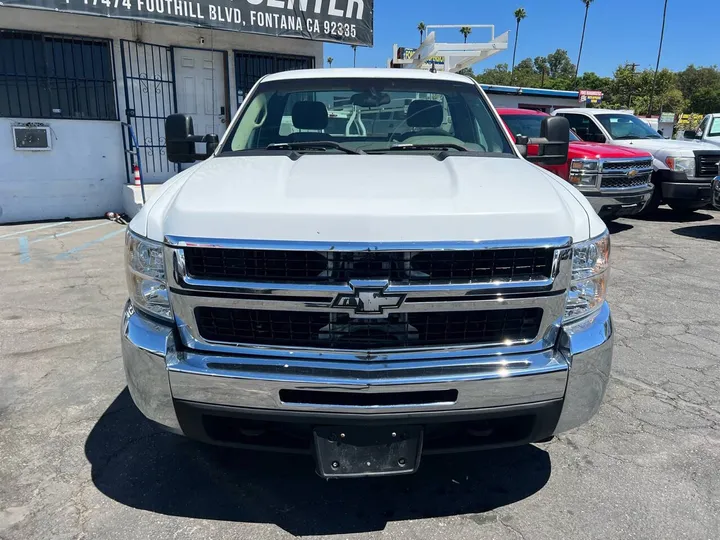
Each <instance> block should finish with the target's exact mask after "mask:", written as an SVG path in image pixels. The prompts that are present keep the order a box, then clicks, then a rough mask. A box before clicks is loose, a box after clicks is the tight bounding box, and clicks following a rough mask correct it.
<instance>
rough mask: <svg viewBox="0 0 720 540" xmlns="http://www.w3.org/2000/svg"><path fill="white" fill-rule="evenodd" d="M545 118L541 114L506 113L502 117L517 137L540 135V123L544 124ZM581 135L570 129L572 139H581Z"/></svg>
mask: <svg viewBox="0 0 720 540" xmlns="http://www.w3.org/2000/svg"><path fill="white" fill-rule="evenodd" d="M543 118H547V117H546V116H541V115H539V114H504V115H502V119H503V120H504V121H505V123H506V124H507V126H508V128H509V129H510V133H512V134H513V135H514V136H515V137H517V136H518V135H525V136H526V137H539V136H540V124H542V121H543ZM579 140H580V137H578V136H577V135H575V132H574V131H573V130H572V129H571V130H570V141H579Z"/></svg>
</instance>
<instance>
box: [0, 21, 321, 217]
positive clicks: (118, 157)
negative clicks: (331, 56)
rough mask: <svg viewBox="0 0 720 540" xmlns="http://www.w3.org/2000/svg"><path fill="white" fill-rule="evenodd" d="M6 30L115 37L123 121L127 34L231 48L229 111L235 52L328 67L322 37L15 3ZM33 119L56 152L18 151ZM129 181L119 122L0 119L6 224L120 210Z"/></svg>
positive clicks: (1, 204) (0, 186)
mask: <svg viewBox="0 0 720 540" xmlns="http://www.w3.org/2000/svg"><path fill="white" fill-rule="evenodd" d="M0 28H3V29H6V30H21V31H29V32H47V33H53V34H65V35H73V36H80V37H98V38H105V39H111V40H113V41H112V45H113V60H114V63H115V80H116V91H117V108H118V117H119V118H120V119H122V120H125V107H126V104H125V88H124V84H123V73H122V51H121V49H120V40H121V39H125V40H132V41H141V42H145V43H151V44H155V45H164V46H176V47H189V48H203V49H207V50H211V49H215V50H221V51H226V52H227V53H228V54H227V57H228V64H229V65H228V66H227V67H228V75H229V89H228V96H229V102H230V109H231V111H230V112H231V113H234V112H235V110H236V108H237V99H236V96H237V90H236V87H235V62H234V58H233V51H235V50H237V51H255V52H263V53H280V54H291V55H298V56H312V57H314V58H315V65H316V66H322V65H323V44H322V43H321V42H315V41H309V40H302V39H292V38H276V37H272V36H262V35H256V34H243V33H238V32H224V31H219V30H210V29H206V28H194V27H184V26H170V25H163V24H153V23H141V22H135V21H125V20H118V19H108V18H104V17H95V16H87V15H73V14H68V13H56V12H50V11H41V10H31V9H26V8H13V7H0ZM200 38H203V39H204V44H203V45H201V44H200V41H201V40H200ZM27 122H42V123H44V124H47V125H49V126H50V128H51V130H52V139H53V149H52V150H50V151H46V152H29V151H16V150H13V144H12V130H11V126H12V125H13V124H18V123H22V124H24V123H27ZM126 181H127V176H126V169H125V161H124V154H123V139H122V130H121V126H120V122H119V121H117V122H105V121H98V120H60V119H52V118H50V119H39V118H0V223H10V222H16V221H30V220H39V219H62V218H65V217H71V218H79V217H95V216H99V215H102V214H104V213H105V212H107V211H110V210H112V211H121V210H122V208H123V203H122V195H121V193H122V186H123V185H124V184H125V183H126Z"/></svg>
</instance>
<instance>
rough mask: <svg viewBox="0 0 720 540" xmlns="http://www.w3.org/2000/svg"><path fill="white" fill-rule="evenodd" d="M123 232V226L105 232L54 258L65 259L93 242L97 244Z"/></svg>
mask: <svg viewBox="0 0 720 540" xmlns="http://www.w3.org/2000/svg"><path fill="white" fill-rule="evenodd" d="M124 232H125V228H124V227H123V228H122V229H119V230H117V231H113V232H111V233H108V234H106V235H105V236H101V237H100V238H97V239H95V240H91V241H90V242H85V243H84V244H82V245H80V246H77V247H74V248H72V249H68V250H67V251H64V252H63V253H60V254H59V255H56V256H55V258H56V259H58V260H67V259H70V258H71V257H72V256H73V255H74V254H75V253H78V252H80V251H83V250H85V249H87V248H89V247H92V246H94V245H95V244H99V243H101V242H104V241H105V240H108V239H110V238H112V237H114V236H117V235H118V234H122V233H124Z"/></svg>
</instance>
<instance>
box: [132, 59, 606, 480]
mask: <svg viewBox="0 0 720 540" xmlns="http://www.w3.org/2000/svg"><path fill="white" fill-rule="evenodd" d="M406 98H408V99H409V102H408V104H407V106H406V108H404V109H403V112H404V114H403V115H396V113H397V107H396V106H395V105H393V103H397V101H398V100H400V99H406ZM348 99H349V100H350V102H351V103H352V105H353V107H355V108H356V112H357V114H360V115H362V114H365V113H368V115H369V116H370V117H372V118H376V117H378V115H383V114H384V107H385V106H389V107H391V108H392V112H393V115H396V116H393V118H396V119H397V122H395V123H392V122H376V123H373V122H371V121H364V122H363V123H364V125H365V126H366V132H365V133H364V134H363V135H359V134H357V133H355V134H353V135H352V136H343V130H338V129H336V128H333V129H332V130H330V132H329V131H328V130H327V126H328V108H331V106H332V104H333V103H337V102H339V101H342V100H345V101H347V100H348ZM400 116H402V117H400ZM287 117H290V118H291V119H292V123H293V127H294V130H293V131H292V133H290V134H288V135H281V133H280V132H281V127H282V126H283V118H287ZM372 126H375V127H372ZM286 131H287V130H286ZM568 133H569V129H568V123H567V121H566V120H565V119H562V118H552V117H548V118H546V119H544V120H543V123H542V128H541V137H540V138H533V139H529V140H528V139H524V140H522V141H520V142H523V143H524V146H518V145H515V144H514V143H513V141H512V138H511V137H510V135H509V133H508V132H507V131H506V129H505V128H504V127H503V123H502V122H501V120H500V118H499V117H498V115H497V113H496V111H495V109H493V107H492V106H491V105H490V103H489V101H488V99H487V97H486V96H485V94H484V93H483V91H482V90H481V88H480V87H479V86H478V85H477V84H476V83H475V82H474V81H472V80H471V79H469V78H467V77H463V76H459V75H453V74H440V73H438V74H432V73H427V72H424V71H421V70H397V69H388V70H382V69H352V70H332V69H326V70H308V71H296V72H287V73H279V74H275V75H268V76H266V77H263V78H262V79H261V80H260V81H259V82H258V83H257V84H256V86H255V87H254V88H253V89H252V91H251V92H250V94H249V95H248V97H247V99H245V100H244V102H243V104H242V107H241V109H240V110H239V111H238V113H237V114H236V115H235V117H234V119H233V121H232V123H231V125H230V126H229V128H228V130H227V132H226V134H225V135H224V136H223V138H222V140H220V141H218V140H217V137H215V136H212V135H205V136H197V135H194V133H193V129H192V120H191V118H190V117H189V116H184V115H172V116H171V117H169V118H168V119H167V121H166V135H167V140H168V143H167V152H168V156H169V158H170V159H171V160H173V161H176V162H184V163H190V162H193V161H195V160H197V159H200V158H202V159H204V161H202V162H200V163H198V164H196V165H194V166H192V167H190V168H189V169H187V170H185V171H183V172H181V173H180V174H178V175H177V176H175V177H174V178H173V179H171V180H170V181H168V182H167V183H165V185H163V186H162V188H161V190H160V192H159V194H158V195H156V196H155V198H154V199H153V200H151V201H149V202H148V203H147V204H146V205H145V207H144V208H143V209H142V211H141V212H140V213H139V214H138V215H137V216H136V217H135V219H133V220H132V222H131V223H130V225H129V227H128V231H127V238H126V266H127V268H126V270H127V283H128V288H129V295H130V300H129V301H128V303H127V305H126V306H125V309H124V312H123V322H122V331H121V341H122V352H123V359H124V366H125V371H126V375H127V382H128V387H129V389H130V393H131V395H132V397H133V400H134V401H135V403H136V405H137V407H138V408H139V409H140V411H141V412H142V413H143V414H144V415H145V416H146V417H147V418H149V419H150V420H152V421H154V422H155V423H157V424H158V425H160V426H162V427H164V428H165V429H168V430H171V431H174V432H176V433H181V434H184V435H187V436H189V437H193V438H196V439H199V440H202V441H206V442H210V443H216V444H222V445H231V446H238V447H249V448H254V449H273V450H277V449H280V450H287V451H292V452H307V453H312V454H314V455H315V456H316V463H317V471H318V473H319V474H320V475H322V476H324V477H354V476H370V475H384V474H406V473H412V472H414V471H415V470H417V468H418V466H419V463H420V458H421V455H423V454H424V453H438V452H446V451H457V450H477V449H484V448H496V447H501V446H510V445H520V444H527V443H531V442H536V441H543V440H547V439H549V438H550V437H552V436H553V435H554V434H556V433H559V432H563V431H566V430H568V429H571V428H575V427H577V426H579V425H581V424H583V423H584V422H586V421H587V420H588V419H590V418H591V417H592V416H593V415H594V414H595V412H596V411H597V410H598V407H599V406H600V403H601V401H602V398H603V395H604V392H605V387H606V384H607V382H608V378H609V374H610V366H611V361H612V350H613V327H612V322H611V317H610V310H609V309H608V305H607V303H606V301H605V293H606V288H607V281H608V275H609V254H610V239H609V236H608V231H607V228H606V227H605V224H604V223H603V222H602V220H601V219H600V218H599V217H598V216H597V215H596V214H595V212H594V211H593V209H592V207H591V206H590V204H589V203H588V201H587V200H586V199H585V197H584V196H583V195H582V194H581V193H580V192H579V191H578V190H577V189H575V188H574V187H572V186H570V185H569V184H567V183H566V182H565V181H563V180H562V179H561V178H559V177H557V176H556V175H554V174H552V173H550V172H548V171H545V170H543V169H541V168H540V167H538V166H536V165H534V164H532V163H530V162H529V160H532V161H535V162H541V163H547V164H553V163H555V164H558V163H565V161H566V159H567V147H568ZM199 141H204V142H205V143H206V144H207V147H208V148H207V151H205V152H202V153H200V154H199V153H198V152H197V149H196V143H197V142H199ZM527 144H537V145H539V155H537V156H530V157H528V158H527V159H526V158H525V157H523V155H524V154H526V153H527Z"/></svg>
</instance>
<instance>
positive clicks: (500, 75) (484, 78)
mask: <svg viewBox="0 0 720 540" xmlns="http://www.w3.org/2000/svg"><path fill="white" fill-rule="evenodd" d="M511 78H512V75H511V74H510V68H509V66H508V65H507V64H497V65H496V66H495V67H491V68H486V69H485V70H484V71H483V72H482V73H480V74H479V75H477V76H476V77H475V79H476V80H477V82H479V83H482V84H493V85H505V86H507V85H509V84H510V82H511Z"/></svg>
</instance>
